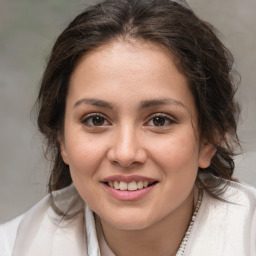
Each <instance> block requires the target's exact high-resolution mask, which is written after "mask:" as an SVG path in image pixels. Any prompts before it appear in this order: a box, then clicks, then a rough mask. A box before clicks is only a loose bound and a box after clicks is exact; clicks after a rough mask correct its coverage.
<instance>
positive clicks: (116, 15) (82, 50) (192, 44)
mask: <svg viewBox="0 0 256 256" xmlns="http://www.w3.org/2000/svg"><path fill="white" fill-rule="evenodd" d="M120 38H122V39H123V40H131V39H132V40H134V39H135V40H136V39H138V40H146V41H150V42H154V43H156V44H159V45H162V46H164V47H165V48H167V49H168V50H169V51H170V52H171V54H172V56H174V60H175V64H176V66H177V68H178V69H179V70H180V72H181V73H182V74H183V75H184V76H185V77H186V78H187V79H188V81H189V83H190V87H191V90H192V92H193V95H194V98H195V100H196V105H197V109H198V113H199V120H198V122H199V127H200V131H201V136H202V137H204V138H206V139H208V141H209V142H210V143H212V144H214V145H215V146H216V148H217V152H216V154H215V155H214V157H213V158H212V161H211V164H210V166H209V167H208V168H206V169H200V168H199V170H198V173H211V174H213V177H215V178H212V179H210V180H208V181H207V182H203V181H202V180H200V179H199V178H198V180H197V181H198V183H199V184H200V185H201V186H202V187H204V188H205V189H206V190H207V191H208V192H209V193H210V194H212V195H213V196H215V197H218V196H219V195H220V194H221V192H222V189H223V186H222V185H223V184H224V183H225V182H224V179H225V180H232V179H233V178H232V175H233V171H234V161H233V157H234V155H235V149H236V147H237V146H239V140H238V137H237V133H236V129H237V119H238V117H239V112H240V111H239V106H238V104H237V103H236V101H235V100H234V95H235V92H236V84H237V83H236V82H235V79H234V78H236V77H237V76H236V75H235V74H236V73H235V72H234V71H233V57H232V54H231V53H230V52H229V50H228V49H227V48H226V47H225V46H224V45H223V44H222V43H221V41H220V40H219V39H218V37H217V36H216V31H215V29H214V27H213V26H211V25H210V24H209V23H207V22H205V21H203V20H201V19H200V18H198V17H197V16H196V15H195V13H194V12H193V11H192V10H191V9H190V8H189V6H188V5H187V4H186V2H185V1H170V0H106V1H103V2H101V3H99V4H97V5H95V6H92V7H89V8H88V9H86V10H85V11H84V12H82V13H81V14H79V15H78V16H77V17H76V18H75V19H74V20H73V21H72V22H71V23H70V24H69V26H68V27H67V28H66V29H65V30H64V31H63V32H62V33H61V35H60V36H59V37H58V38H57V40H56V42H55V44H54V46H53V49H52V52H51V54H50V57H49V60H48V64H47V67H46V70H45V72H44V74H43V78H42V82H41V87H40V92H39V95H38V99H37V106H38V111H39V114H38V127H39V130H40V131H41V133H42V134H43V135H44V136H45V139H46V144H47V148H46V151H47V153H49V154H50V155H51V157H52V161H53V165H52V169H51V175H50V180H49V192H50V193H51V192H53V191H55V190H58V189H61V188H64V187H66V186H68V185H70V184H71V183H72V179H71V176H70V171H69V167H68V166H67V165H66V164H65V163H64V162H63V160H62V157H61V154H60V145H59V142H58V139H57V137H58V133H59V132H60V131H62V129H63V120H64V114H65V100H66V96H67V91H68V86H69V79H70V75H71V73H72V72H73V70H74V68H75V66H76V63H77V62H78V60H79V59H80V58H81V57H82V56H84V55H85V54H87V53H88V52H90V51H92V50H94V49H95V48H97V47H99V46H102V45H104V44H107V43H108V42H110V41H114V40H117V39H120ZM216 136H217V137H218V142H216Z"/></svg>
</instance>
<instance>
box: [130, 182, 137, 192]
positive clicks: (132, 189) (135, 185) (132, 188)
mask: <svg viewBox="0 0 256 256" xmlns="http://www.w3.org/2000/svg"><path fill="white" fill-rule="evenodd" d="M137 189H138V188H137V184H136V182H135V181H132V182H129V183H128V190H130V191H134V190H137Z"/></svg>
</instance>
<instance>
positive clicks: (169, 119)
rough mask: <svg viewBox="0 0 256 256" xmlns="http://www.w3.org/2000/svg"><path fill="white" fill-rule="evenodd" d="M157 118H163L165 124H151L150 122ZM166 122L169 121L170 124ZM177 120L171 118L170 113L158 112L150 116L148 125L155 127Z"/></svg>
mask: <svg viewBox="0 0 256 256" xmlns="http://www.w3.org/2000/svg"><path fill="white" fill-rule="evenodd" d="M155 118H163V119H164V125H159V126H158V125H155V124H151V125H149V123H150V122H154V119H155ZM166 122H168V124H166ZM174 123H175V121H174V120H173V118H171V117H170V116H169V115H167V114H163V113H156V114H154V115H152V116H150V118H149V120H148V121H147V122H146V126H153V127H159V128H160V127H166V126H169V125H172V124H174Z"/></svg>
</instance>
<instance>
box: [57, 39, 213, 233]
mask: <svg viewBox="0 0 256 256" xmlns="http://www.w3.org/2000/svg"><path fill="white" fill-rule="evenodd" d="M199 137H200V136H199V128H198V123H197V109H196V107H195V102H194V99H193V96H192V94H191V91H190V90H189V86H188V81H187V80H186V78H185V77H184V76H183V75H182V74H181V73H180V72H179V71H178V70H177V68H176V67H175V65H174V63H173V61H172V56H171V55H170V54H169V53H168V52H167V50H165V49H163V48H161V47H160V46H158V45H155V44H153V43H145V42H141V41H135V42H132V43H128V42H123V41H121V40H120V41H114V42H112V43H109V44H108V45H105V46H102V47H100V48H98V49H96V50H95V51H93V52H91V53H89V54H87V55H86V56H84V57H83V58H82V59H81V60H80V62H79V63H78V65H77V66H76V68H75V70H74V72H73V74H72V76H71V80H70V87H69V91H68V95H67V99H66V112H65V121H64V134H63V136H62V139H61V152H62V157H63V160H64V161H65V163H66V164H68V165H69V167H70V172H71V176H72V179H73V182H74V184H75V186H76V188H77V190H78V192H79V193H80V195H81V197H82V198H83V199H84V201H85V202H86V203H87V204H88V205H89V206H90V207H91V209H92V210H93V211H94V212H96V213H97V214H98V215H99V216H100V218H101V220H102V221H103V222H105V223H107V224H108V225H110V226H112V227H115V228H118V229H126V230H128V229H130V230H131V229H143V228H147V227H150V226H151V225H153V224H155V223H157V222H159V221H162V220H164V219H166V218H167V219H168V217H171V216H172V215H173V214H174V213H175V212H176V213H177V212H179V213H180V214H182V213H184V211H191V205H192V203H193V196H191V195H192V190H193V186H194V182H195V179H196V175H197V170H198V167H199V166H200V167H202V168H205V167H207V166H208V165H209V163H210V159H211V157H212V155H213V154H214V152H215V151H214V148H213V147H212V146H211V145H210V144H208V143H207V142H199ZM113 186H114V187H113Z"/></svg>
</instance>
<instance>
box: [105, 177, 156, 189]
mask: <svg viewBox="0 0 256 256" xmlns="http://www.w3.org/2000/svg"><path fill="white" fill-rule="evenodd" d="M153 183H154V182H149V181H147V180H145V181H142V180H140V181H131V182H125V181H120V182H119V181H117V180H115V181H108V182H107V185H108V186H110V187H111V188H114V189H117V190H122V191H135V190H140V189H143V188H147V187H148V186H150V185H152V184H153Z"/></svg>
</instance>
